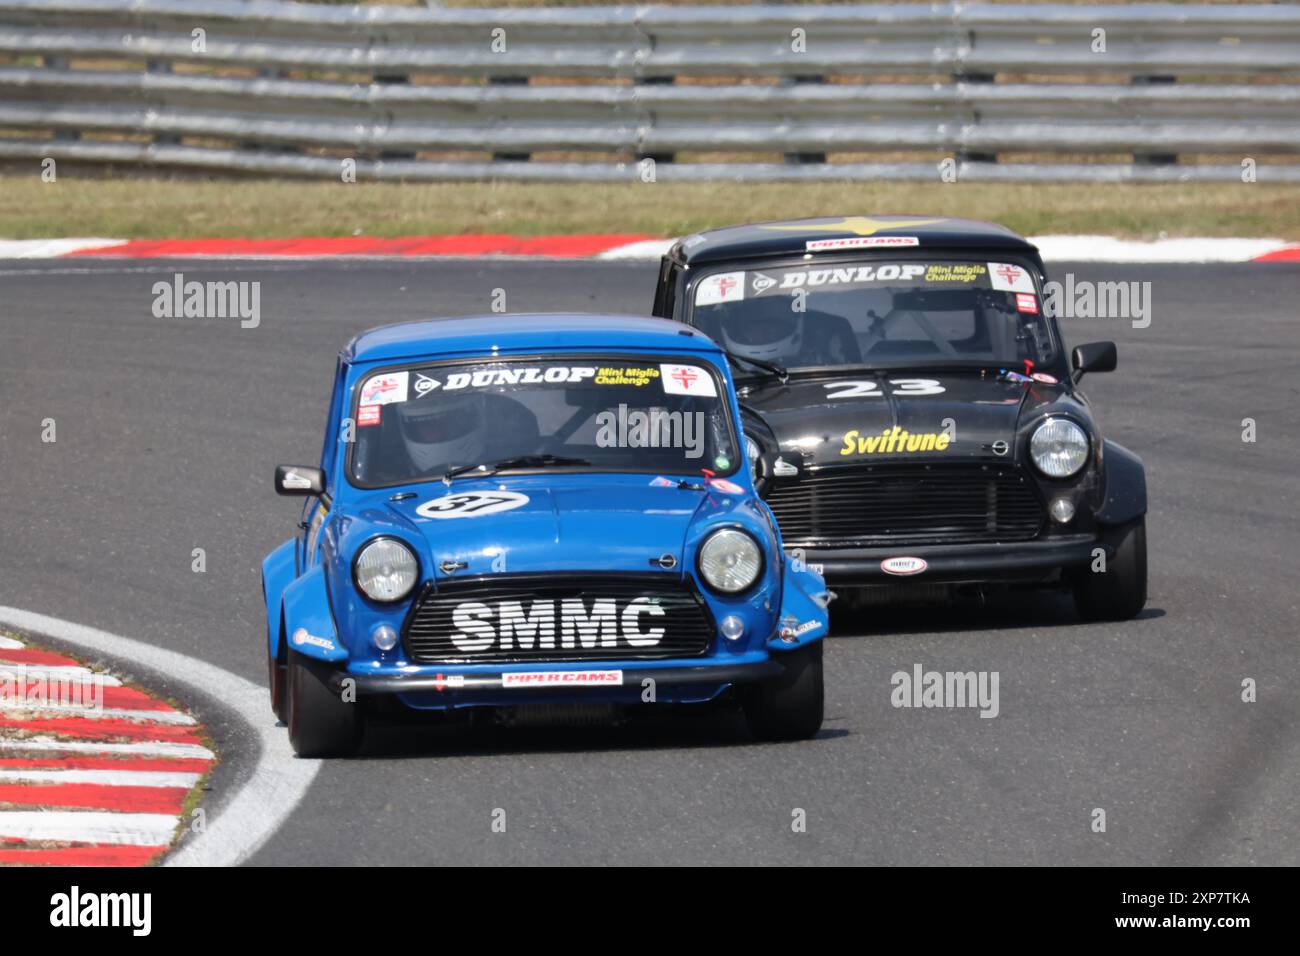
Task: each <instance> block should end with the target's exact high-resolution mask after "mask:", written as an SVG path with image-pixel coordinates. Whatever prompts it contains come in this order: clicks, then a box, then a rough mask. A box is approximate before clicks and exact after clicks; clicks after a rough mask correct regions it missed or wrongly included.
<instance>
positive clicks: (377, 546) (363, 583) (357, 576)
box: [352, 538, 420, 604]
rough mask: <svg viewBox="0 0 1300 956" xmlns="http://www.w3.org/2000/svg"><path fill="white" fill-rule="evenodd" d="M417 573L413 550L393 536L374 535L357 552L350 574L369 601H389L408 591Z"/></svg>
mask: <svg viewBox="0 0 1300 956" xmlns="http://www.w3.org/2000/svg"><path fill="white" fill-rule="evenodd" d="M419 577H420V563H419V562H418V561H417V560H416V559H415V553H414V552H413V551H411V549H410V548H408V547H407V546H406V545H405V544H403V543H402V542H401V541H398V540H397V539H396V538H375V539H374V540H372V541H369V542H368V543H367V544H366V545H365V546H364V547H363V548H362V549H361V550H360V551H358V552H357V557H356V560H355V561H354V562H353V563H352V578H353V580H354V581H356V584H357V588H358V589H360V591H361V593H362V594H364V595H365V596H366V597H368V598H370V600H372V601H379V602H381V603H384V604H391V603H392V602H393V601H400V600H401V599H402V598H404V597H406V596H407V595H408V594H410V593H411V589H412V588H414V587H415V582H416V581H417V580H418V579H419Z"/></svg>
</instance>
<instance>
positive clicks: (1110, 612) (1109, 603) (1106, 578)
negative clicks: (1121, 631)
mask: <svg viewBox="0 0 1300 956" xmlns="http://www.w3.org/2000/svg"><path fill="white" fill-rule="evenodd" d="M1106 538H1107V541H1108V542H1110V543H1112V544H1114V546H1115V554H1114V555H1113V556H1112V557H1111V558H1109V559H1108V560H1107V561H1106V570H1105V571H1093V570H1092V567H1091V566H1088V567H1086V568H1082V569H1081V570H1080V571H1078V572H1077V573H1076V576H1075V580H1074V606H1075V607H1076V608H1078V611H1079V616H1080V617H1082V618H1083V619H1084V620H1085V621H1124V620H1128V619H1129V618H1131V617H1136V616H1137V614H1138V613H1139V612H1140V611H1141V610H1142V608H1143V607H1145V606H1146V603H1147V522H1146V518H1145V517H1143V518H1138V519H1137V520H1136V521H1133V522H1130V523H1129V524H1126V525H1121V526H1119V527H1118V528H1116V529H1115V530H1114V531H1113V532H1111V533H1110V534H1108V535H1107V536H1106Z"/></svg>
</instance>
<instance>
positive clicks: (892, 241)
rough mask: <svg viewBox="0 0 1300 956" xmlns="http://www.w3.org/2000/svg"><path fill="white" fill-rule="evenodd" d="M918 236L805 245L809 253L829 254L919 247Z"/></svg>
mask: <svg viewBox="0 0 1300 956" xmlns="http://www.w3.org/2000/svg"><path fill="white" fill-rule="evenodd" d="M920 244H921V240H920V239H918V238H916V236H850V237H849V238H846V239H809V240H808V241H807V242H806V243H805V244H804V249H805V250H807V251H808V252H829V251H832V250H836V249H874V248H878V247H880V246H895V247H902V246H919V245H920Z"/></svg>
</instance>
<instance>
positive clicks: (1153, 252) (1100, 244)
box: [1029, 236, 1289, 262]
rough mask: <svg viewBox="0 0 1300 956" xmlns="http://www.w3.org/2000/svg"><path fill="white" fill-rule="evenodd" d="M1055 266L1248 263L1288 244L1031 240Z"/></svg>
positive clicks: (1106, 238) (1276, 241) (1215, 240)
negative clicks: (1068, 263)
mask: <svg viewBox="0 0 1300 956" xmlns="http://www.w3.org/2000/svg"><path fill="white" fill-rule="evenodd" d="M1029 241H1030V242H1032V243H1033V244H1034V245H1036V246H1037V247H1038V251H1039V252H1041V253H1042V255H1043V258H1044V259H1047V260H1048V261H1055V262H1249V261H1250V260H1251V259H1254V258H1256V257H1257V256H1262V255H1265V254H1267V253H1270V252H1275V251H1276V250H1278V249H1282V248H1285V247H1286V246H1287V245H1289V243H1287V242H1284V241H1283V240H1281V239H1220V238H1205V239H1198V238H1194V237H1193V238H1186V239H1156V240H1154V241H1152V242H1143V241H1140V240H1137V239H1116V238H1115V237H1114V236H1031V237H1030V239H1029Z"/></svg>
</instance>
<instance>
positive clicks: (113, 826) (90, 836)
mask: <svg viewBox="0 0 1300 956" xmlns="http://www.w3.org/2000/svg"><path fill="white" fill-rule="evenodd" d="M179 822H180V821H179V820H178V819H177V818H176V817H174V816H173V815H172V814H170V813H111V812H109V813H103V812H99V811H93V810H14V811H4V812H0V836H4V837H12V838H16V839H19V840H58V841H60V842H74V843H116V844H123V843H125V844H128V845H130V846H166V845H167V844H168V843H171V842H172V834H173V833H174V832H175V830H176V826H177V824H178V823H179Z"/></svg>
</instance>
